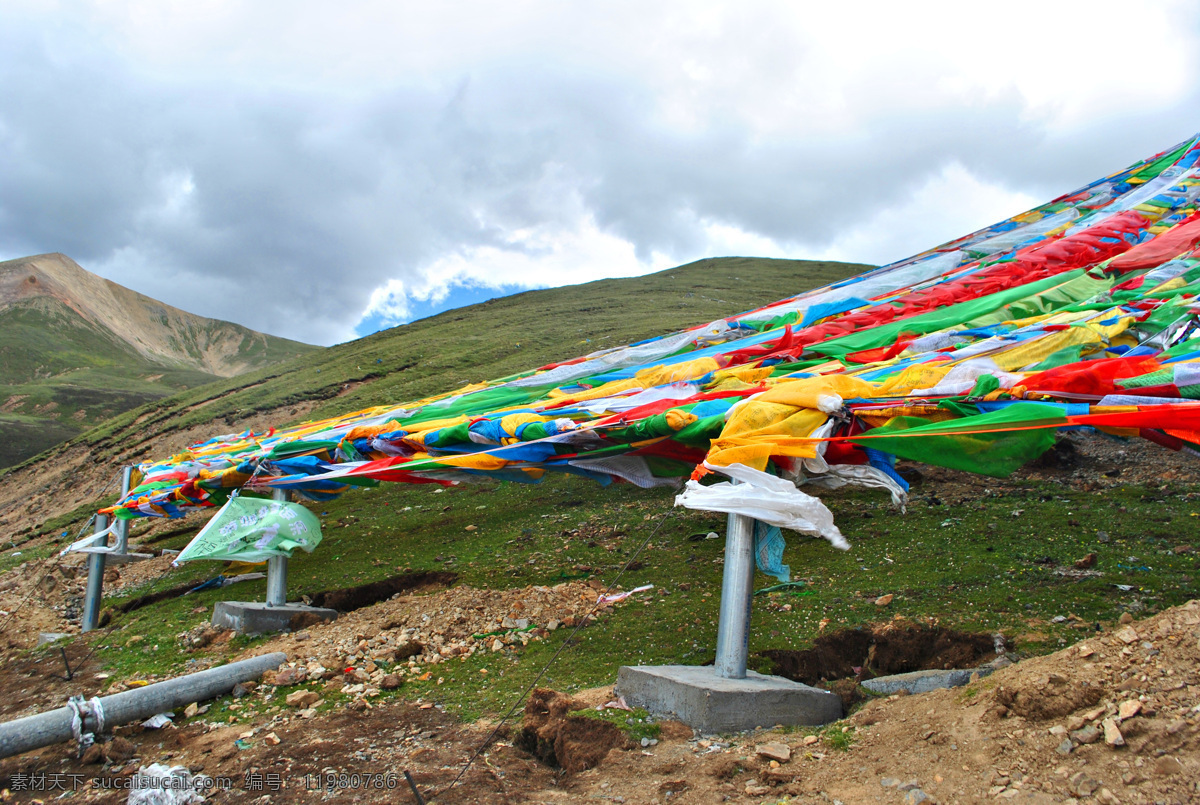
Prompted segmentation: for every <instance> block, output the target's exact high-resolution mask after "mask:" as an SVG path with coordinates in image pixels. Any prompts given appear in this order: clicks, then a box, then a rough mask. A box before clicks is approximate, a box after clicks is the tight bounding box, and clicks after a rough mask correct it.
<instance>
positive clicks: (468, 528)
mask: <svg viewBox="0 0 1200 805" xmlns="http://www.w3.org/2000/svg"><path fill="white" fill-rule="evenodd" d="M463 530H464V531H478V530H479V526H477V525H469V526H467V527H466V528H465V529H463Z"/></svg>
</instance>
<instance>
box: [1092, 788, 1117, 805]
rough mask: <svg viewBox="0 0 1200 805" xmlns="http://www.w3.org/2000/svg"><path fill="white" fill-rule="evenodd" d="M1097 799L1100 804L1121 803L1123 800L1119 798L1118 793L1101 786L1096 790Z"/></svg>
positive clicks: (1115, 804)
mask: <svg viewBox="0 0 1200 805" xmlns="http://www.w3.org/2000/svg"><path fill="white" fill-rule="evenodd" d="M1096 801H1097V802H1099V803H1100V805H1121V800H1119V799H1117V795H1116V794H1114V793H1113V792H1111V791H1109V790H1108V789H1107V788H1101V789H1100V790H1099V791H1097V792H1096Z"/></svg>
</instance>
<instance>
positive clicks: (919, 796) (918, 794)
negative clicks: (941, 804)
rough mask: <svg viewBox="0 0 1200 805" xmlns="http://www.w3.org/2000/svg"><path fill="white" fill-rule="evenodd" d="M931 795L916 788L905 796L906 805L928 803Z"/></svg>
mask: <svg viewBox="0 0 1200 805" xmlns="http://www.w3.org/2000/svg"><path fill="white" fill-rule="evenodd" d="M928 800H929V795H928V794H926V793H925V792H924V791H922V790H921V789H919V788H914V789H911V790H910V791H908V793H906V794H905V795H904V805H919V803H922V802H927V801H928Z"/></svg>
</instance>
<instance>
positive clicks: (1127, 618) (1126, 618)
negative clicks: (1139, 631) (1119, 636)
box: [1117, 612, 1133, 626]
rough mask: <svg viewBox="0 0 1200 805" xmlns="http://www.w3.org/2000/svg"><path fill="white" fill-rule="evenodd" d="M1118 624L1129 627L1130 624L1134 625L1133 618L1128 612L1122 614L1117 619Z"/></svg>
mask: <svg viewBox="0 0 1200 805" xmlns="http://www.w3.org/2000/svg"><path fill="white" fill-rule="evenodd" d="M1117 623H1119V624H1121V625H1122V626H1128V625H1129V624H1131V623H1133V616H1132V615H1130V614H1129V613H1128V612H1122V613H1121V617H1119V618H1117Z"/></svg>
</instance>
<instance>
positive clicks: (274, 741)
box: [263, 732, 279, 746]
mask: <svg viewBox="0 0 1200 805" xmlns="http://www.w3.org/2000/svg"><path fill="white" fill-rule="evenodd" d="M263 740H264V741H266V742H267V744H269V745H270V746H279V736H278V735H276V734H275V733H273V732H268V733H267V734H266V736H264V737H263Z"/></svg>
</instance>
